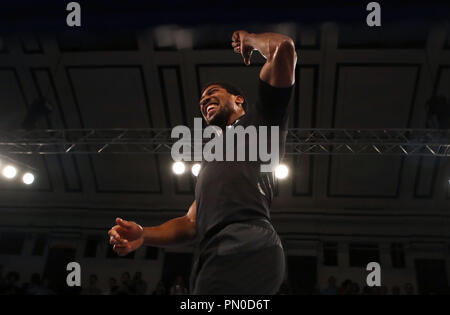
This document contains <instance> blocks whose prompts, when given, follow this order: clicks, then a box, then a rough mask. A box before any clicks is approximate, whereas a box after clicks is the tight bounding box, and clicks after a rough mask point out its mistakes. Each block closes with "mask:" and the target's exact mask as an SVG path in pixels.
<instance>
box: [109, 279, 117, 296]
mask: <svg viewBox="0 0 450 315" xmlns="http://www.w3.org/2000/svg"><path fill="white" fill-rule="evenodd" d="M108 284H109V289H108V292H107V293H106V294H108V295H114V294H117V291H118V290H119V286H118V285H117V280H116V278H109V283H108Z"/></svg>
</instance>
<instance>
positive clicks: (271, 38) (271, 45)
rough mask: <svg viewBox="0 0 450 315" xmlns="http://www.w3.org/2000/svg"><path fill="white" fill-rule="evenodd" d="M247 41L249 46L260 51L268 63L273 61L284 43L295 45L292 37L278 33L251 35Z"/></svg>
mask: <svg viewBox="0 0 450 315" xmlns="http://www.w3.org/2000/svg"><path fill="white" fill-rule="evenodd" d="M246 41H247V43H248V45H250V46H252V47H253V48H254V49H256V50H258V51H259V52H260V53H261V54H262V55H263V56H264V58H266V59H267V61H271V59H272V58H273V56H274V55H275V53H276V50H277V49H278V47H280V45H282V44H284V43H289V44H290V45H294V41H293V40H292V39H291V38H290V37H288V36H285V35H282V34H278V33H261V34H249V35H248V36H247V37H246ZM294 47H295V46H294Z"/></svg>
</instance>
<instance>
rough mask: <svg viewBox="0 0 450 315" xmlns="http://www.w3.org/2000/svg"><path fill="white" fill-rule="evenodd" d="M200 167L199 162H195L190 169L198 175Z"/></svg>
mask: <svg viewBox="0 0 450 315" xmlns="http://www.w3.org/2000/svg"><path fill="white" fill-rule="evenodd" d="M200 167H201V166H200V164H199V163H195V164H194V165H192V168H191V171H192V174H194V176H198V173H200Z"/></svg>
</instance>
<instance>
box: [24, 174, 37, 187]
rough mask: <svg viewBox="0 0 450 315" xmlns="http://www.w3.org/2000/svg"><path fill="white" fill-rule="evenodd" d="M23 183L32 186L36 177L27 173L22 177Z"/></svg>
mask: <svg viewBox="0 0 450 315" xmlns="http://www.w3.org/2000/svg"><path fill="white" fill-rule="evenodd" d="M22 181H23V182H24V183H25V184H26V185H31V184H33V182H34V175H33V174H31V173H25V174H24V175H23V177H22Z"/></svg>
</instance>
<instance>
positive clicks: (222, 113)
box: [208, 108, 231, 128]
mask: <svg viewBox="0 0 450 315" xmlns="http://www.w3.org/2000/svg"><path fill="white" fill-rule="evenodd" d="M230 115H231V112H230V111H229V110H227V109H226V108H221V109H219V110H218V112H217V113H216V114H215V115H214V116H213V118H212V119H211V120H210V121H209V123H208V125H214V126H218V127H220V128H225V127H226V125H227V123H228V120H229V119H230Z"/></svg>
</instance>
